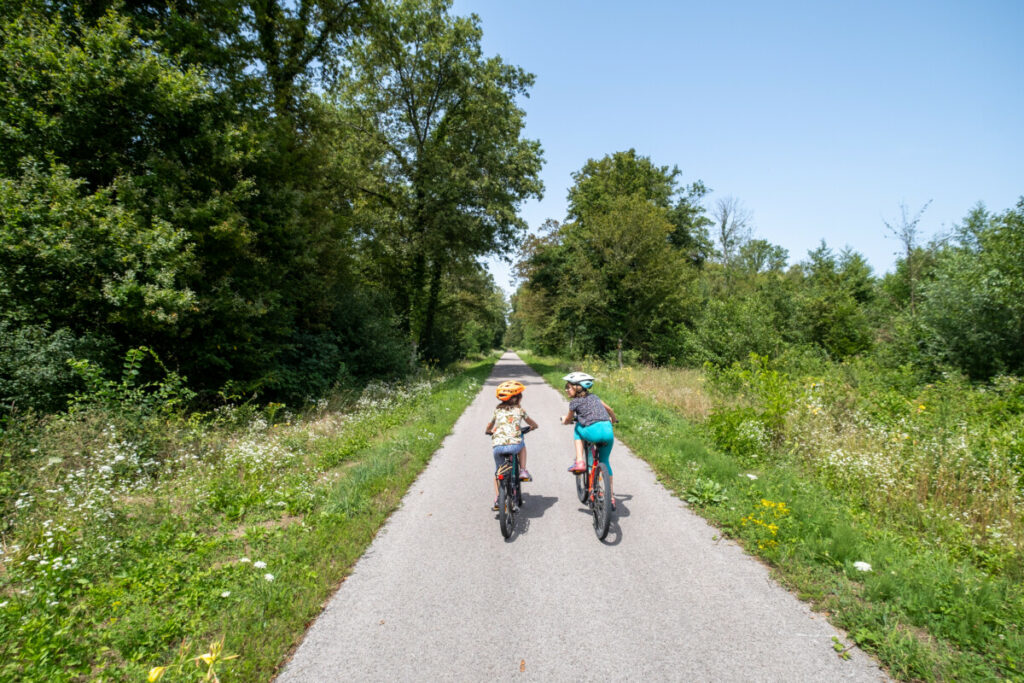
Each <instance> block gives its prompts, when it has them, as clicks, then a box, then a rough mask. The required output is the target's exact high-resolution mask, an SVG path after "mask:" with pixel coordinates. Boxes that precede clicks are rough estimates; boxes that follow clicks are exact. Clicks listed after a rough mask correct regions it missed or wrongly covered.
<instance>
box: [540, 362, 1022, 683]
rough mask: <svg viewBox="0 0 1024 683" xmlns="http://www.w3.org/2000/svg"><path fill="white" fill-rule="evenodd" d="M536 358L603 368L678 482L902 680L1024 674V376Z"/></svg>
mask: <svg viewBox="0 0 1024 683" xmlns="http://www.w3.org/2000/svg"><path fill="white" fill-rule="evenodd" d="M523 355H524V358H526V359H527V360H528V362H530V363H531V365H533V366H534V368H535V369H537V370H538V371H540V372H542V373H543V374H544V375H545V377H546V378H547V379H548V380H549V381H551V382H552V383H557V384H560V382H558V377H559V376H560V375H562V374H564V373H565V372H566V371H568V370H570V369H583V370H586V371H588V372H591V373H592V374H594V375H595V376H597V377H598V378H599V384H598V389H597V391H598V393H599V394H600V395H601V397H602V399H604V400H606V401H608V402H609V403H610V404H611V405H612V406H613V407H614V408H615V409H616V412H617V413H618V414H619V416H620V418H621V420H622V422H621V424H620V425H619V426H618V427H617V428H616V433H617V435H619V436H620V437H621V438H622V439H623V440H624V441H625V442H626V443H627V444H628V445H629V446H630V447H631V449H632V450H633V451H634V452H636V453H637V454H638V455H639V456H641V457H643V458H644V459H646V460H647V461H648V462H650V463H651V464H652V466H653V467H654V469H655V471H656V472H657V473H658V475H659V477H660V478H661V480H662V481H663V482H664V483H665V484H666V485H667V486H668V487H669V488H671V489H673V490H674V491H675V492H676V493H677V494H678V495H679V496H680V497H681V498H684V499H685V500H687V501H689V502H690V504H691V506H692V507H693V508H694V509H695V510H697V511H699V512H700V513H701V514H703V515H704V516H706V517H707V518H708V519H710V520H711V521H712V522H714V523H715V524H717V525H718V526H719V528H720V529H721V530H722V532H723V533H724V534H726V535H729V536H732V537H734V538H736V539H737V540H739V541H740V542H741V543H743V545H744V546H745V547H746V548H747V550H748V551H749V552H751V553H753V554H756V555H759V556H761V557H762V558H763V559H764V560H766V561H768V562H769V563H771V564H772V566H773V567H774V568H775V571H776V572H777V576H778V577H779V579H780V580H781V581H783V582H784V583H786V584H787V585H789V586H790V587H791V588H792V589H794V590H795V591H796V592H797V593H798V594H799V595H801V597H803V598H805V599H808V600H811V601H812V602H813V603H814V604H815V605H816V607H817V608H818V609H820V610H821V611H823V612H825V613H826V614H828V616H829V618H830V619H831V620H832V621H833V623H835V624H836V625H838V626H840V627H842V628H845V629H847V630H848V631H849V633H850V637H851V638H852V639H853V640H854V641H855V642H857V643H858V644H859V645H861V646H862V647H863V648H864V649H866V650H868V651H871V652H873V653H875V654H876V655H877V656H878V657H879V659H880V660H881V661H882V662H883V663H885V664H886V665H887V666H888V667H889V670H890V672H891V673H892V674H893V675H895V676H896V677H897V678H904V679H908V680H988V679H998V678H1010V679H1021V678H1022V677H1024V634H1022V629H1021V627H1022V626H1024V588H1022V584H1021V578H1022V566H1024V563H1022V557H1024V553H1022V548H1021V544H1020V524H1021V512H1022V507H1021V502H1022V499H1021V491H1020V486H1021V480H1020V472H1021V464H1022V458H1021V441H1020V434H1021V433H1022V432H1021V429H1020V428H1021V426H1022V424H1021V417H1022V414H1024V400H1022V394H1021V390H1020V383H1019V381H1018V380H1016V379H1013V378H1004V379H1002V380H999V381H997V382H996V383H994V384H992V385H990V386H985V387H976V386H971V385H969V384H967V383H965V382H964V381H963V380H961V379H959V378H956V377H947V378H945V379H944V380H943V381H941V382H937V383H934V384H932V385H928V386H920V387H918V386H916V385H914V384H913V383H912V382H901V381H900V379H901V378H900V376H898V374H897V376H885V375H884V373H883V371H881V370H880V369H877V368H872V367H870V366H866V365H864V366H854V365H846V366H839V365H832V366H829V365H819V366H818V367H816V368H815V372H814V373H813V374H809V375H805V374H800V373H796V372H787V371H786V370H785V369H784V368H781V367H776V366H773V364H771V363H768V362H766V361H765V360H764V359H758V358H754V359H752V360H751V362H749V363H747V364H744V365H738V366H734V367H732V368H729V369H725V370H710V369H709V370H708V371H706V372H703V373H695V372H693V371H675V370H669V369H659V370H653V371H652V370H650V369H646V368H640V367H634V368H624V369H621V370H620V369H619V368H618V367H617V366H615V365H610V364H606V363H602V362H600V361H593V360H591V361H585V362H582V363H575V364H573V363H569V362H566V361H563V360H559V359H545V358H538V357H534V356H530V355H529V354H523ZM647 375H649V377H648V376H647ZM697 394H701V395H702V398H694V397H693V396H695V395H697ZM680 395H682V396H685V397H686V398H685V399H683V400H681V399H680ZM694 406H706V407H700V408H696V409H695V408H694Z"/></svg>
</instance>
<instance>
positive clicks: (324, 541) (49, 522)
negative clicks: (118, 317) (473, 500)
mask: <svg viewBox="0 0 1024 683" xmlns="http://www.w3.org/2000/svg"><path fill="white" fill-rule="evenodd" d="M494 360H495V359H494V358H489V359H486V360H483V361H480V362H476V363H473V364H469V365H467V366H466V367H464V368H462V369H461V370H460V371H458V372H456V373H454V374H452V375H449V376H443V377H430V378H427V379H425V380H424V381H422V382H420V383H419V384H418V385H416V386H394V387H386V386H372V387H369V388H368V389H367V391H365V392H364V393H363V396H362V398H361V399H360V401H359V402H358V403H357V404H356V405H355V406H351V407H349V408H348V409H346V410H344V411H329V410H326V409H324V407H321V410H319V411H316V412H315V413H313V414H311V415H309V416H306V417H304V418H301V419H296V418H295V417H294V416H290V415H286V414H285V415H281V414H279V413H278V411H277V408H279V407H272V409H271V410H269V411H255V410H250V409H239V410H235V411H221V412H220V413H218V414H215V415H208V416H205V417H193V419H191V420H185V419H183V418H174V417H163V418H161V420H159V421H154V420H152V419H150V420H143V421H141V422H140V423H137V424H132V423H131V422H130V421H128V422H124V423H122V422H119V421H118V419H119V418H118V416H117V415H114V414H112V413H110V412H109V411H107V410H105V409H97V410H95V411H90V410H83V411H80V412H78V413H76V414H75V415H73V416H65V417H63V418H60V419H54V420H51V421H48V422H46V423H44V424H40V425H35V426H33V427H32V429H28V428H26V429H23V430H21V431H20V432H17V433H15V432H12V431H10V430H9V431H8V432H7V433H6V434H5V435H4V440H3V441H2V442H0V447H2V449H3V453H4V458H5V460H6V461H8V462H16V463H17V464H18V465H19V467H18V474H17V476H16V477H15V476H10V477H8V478H7V479H6V480H5V481H6V485H7V487H8V488H7V490H6V491H4V493H5V497H4V499H3V500H4V505H5V507H4V528H5V531H4V537H3V550H4V555H3V565H2V567H3V569H2V573H0V595H2V597H0V662H2V663H0V679H3V680H27V681H60V680H144V679H145V678H146V676H147V674H148V673H149V671H150V669H151V668H152V667H156V666H170V669H169V670H167V671H166V676H167V679H168V680H199V679H201V678H202V677H203V676H204V675H205V674H206V672H207V670H208V668H209V666H208V665H207V664H205V663H202V662H199V663H198V665H197V663H196V662H195V661H194V659H195V658H196V657H198V656H200V655H203V654H208V653H211V643H218V642H219V641H220V640H221V639H223V641H224V645H223V653H222V654H221V659H220V661H217V662H215V663H214V667H215V669H216V672H217V673H218V674H219V675H220V676H221V677H222V678H224V679H225V680H241V681H264V680H267V679H269V678H270V677H272V676H273V674H274V672H275V671H276V670H277V667H278V666H279V665H280V663H281V662H282V661H283V659H284V658H285V656H286V655H287V653H288V652H289V650H290V649H291V648H292V647H293V646H294V645H295V644H296V643H297V642H298V640H299V639H300V638H301V636H302V634H303V633H304V631H305V629H306V627H307V626H308V624H309V623H310V621H311V620H312V619H314V618H315V617H316V615H317V614H318V613H319V612H320V610H321V609H322V607H323V605H324V603H325V601H326V600H327V599H328V598H329V597H330V595H331V594H332V593H333V591H334V590H335V589H336V588H337V587H338V585H339V584H340V582H341V581H342V580H343V579H344V578H345V576H346V575H347V574H348V573H349V571H350V570H351V568H352V566H353V565H354V563H355V562H356V560H358V558H359V557H360V556H361V555H362V553H363V552H364V550H365V549H366V547H367V546H368V545H369V543H370V542H371V541H372V540H373V538H374V536H375V534H376V533H377V531H378V530H379V529H380V527H381V525H382V524H383V523H384V521H385V520H386V519H387V517H388V515H389V514H390V513H391V512H392V511H393V510H394V509H395V507H396V506H397V504H398V503H399V501H400V500H401V497H402V496H403V495H404V493H405V491H406V490H407V488H408V487H409V485H410V484H411V483H412V481H413V480H414V479H415V477H416V476H417V475H418V473H419V472H420V471H421V470H422V468H423V466H424V465H425V464H426V463H427V461H428V460H429V459H430V456H431V455H432V454H433V452H434V451H435V450H436V449H437V448H438V447H439V445H440V442H441V440H442V439H443V438H444V437H445V436H446V435H447V434H448V433H449V432H450V430H451V428H452V426H453V425H454V423H455V420H456V419H457V418H458V416H459V415H460V414H461V413H462V412H463V410H464V409H465V407H466V406H467V405H468V404H469V402H470V401H471V400H472V399H473V397H474V396H475V395H476V393H477V392H478V391H479V388H480V386H481V384H482V382H483V381H484V380H485V379H486V378H487V376H488V374H489V373H490V370H491V367H492V365H493V363H494ZM275 419H277V422H275V421H274V420H275ZM33 449H35V451H33ZM119 456H120V457H119ZM47 463H49V466H47ZM103 468H110V469H109V471H108V470H105V469H103ZM0 483H2V482H0ZM18 501H22V502H20V503H19V502H18ZM25 501H28V502H25ZM228 655H238V657H237V658H235V659H227V656H228Z"/></svg>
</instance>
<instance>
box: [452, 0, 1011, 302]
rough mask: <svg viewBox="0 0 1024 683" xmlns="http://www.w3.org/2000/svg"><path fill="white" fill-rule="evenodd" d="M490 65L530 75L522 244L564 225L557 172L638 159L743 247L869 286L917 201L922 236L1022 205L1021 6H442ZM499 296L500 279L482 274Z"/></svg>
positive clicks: (509, 1) (498, 2)
mask: <svg viewBox="0 0 1024 683" xmlns="http://www.w3.org/2000/svg"><path fill="white" fill-rule="evenodd" d="M454 12H455V13H456V14H460V15H465V14H469V13H471V12H472V13H476V14H477V15H479V17H480V19H481V24H482V27H483V31H484V39H483V47H484V50H485V52H486V53H487V54H488V55H495V54H497V55H500V56H501V57H502V58H503V59H504V60H505V61H506V62H509V63H512V64H516V65H518V66H520V67H522V68H524V69H526V70H527V71H529V72H531V73H533V74H534V75H535V76H536V84H535V86H534V87H533V89H532V90H531V93H530V97H529V99H526V100H524V101H523V102H522V105H523V107H524V109H525V110H526V113H527V117H526V122H527V126H526V136H527V137H530V138H535V139H539V140H540V141H541V144H542V145H543V147H544V158H545V165H544V170H543V173H542V177H543V180H544V184H545V187H546V191H545V195H544V199H543V200H542V201H539V202H538V201H531V202H529V203H527V204H524V206H523V209H522V215H523V216H524V218H526V220H527V221H528V222H529V224H530V227H531V229H535V228H536V227H537V226H539V225H540V224H541V223H542V222H543V221H544V220H545V219H547V218H554V219H556V220H562V219H563V218H564V217H565V207H566V201H565V197H566V191H567V190H568V187H569V185H570V184H571V182H572V179H571V177H570V174H571V173H572V172H573V171H576V170H578V169H579V168H580V167H581V166H582V165H583V164H584V163H585V162H586V161H587V159H588V158H600V157H602V156H604V155H606V154H610V153H612V152H616V151H622V150H627V149H629V148H631V147H632V148H635V149H636V150H637V152H638V153H640V154H642V155H645V156H648V157H650V158H651V160H652V161H653V162H654V163H656V164H659V165H668V166H673V165H676V166H678V167H679V168H680V170H681V171H682V175H681V180H682V182H683V183H687V184H688V183H690V182H692V181H693V180H697V179H700V180H702V181H704V183H705V184H706V185H707V186H708V187H709V188H711V189H712V190H713V193H712V194H710V195H709V196H708V198H707V199H706V202H705V203H706V205H708V206H710V205H711V204H712V203H713V202H714V201H715V200H716V199H717V198H719V197H723V196H726V195H732V196H734V197H736V198H738V199H739V200H740V201H742V202H743V204H744V205H745V206H746V208H747V209H749V210H750V211H751V212H752V214H753V228H754V233H755V236H756V237H761V238H764V239H767V240H769V241H770V242H772V243H774V244H778V245H781V246H783V247H785V248H786V249H788V250H789V254H790V262H791V263H792V262H797V261H800V260H803V259H804V258H805V257H806V254H807V251H808V250H809V249H812V248H814V247H816V246H817V245H818V244H819V242H820V241H821V240H822V239H824V240H826V242H827V243H828V244H829V246H831V247H833V248H835V249H836V250H838V249H841V248H842V247H844V246H847V245H848V246H850V247H852V248H853V249H855V250H856V251H858V252H860V253H862V254H863V255H864V256H865V257H866V258H867V259H868V262H869V263H870V264H871V265H872V266H873V268H874V269H875V272H876V274H881V273H884V272H886V271H888V270H891V269H892V266H893V264H894V261H895V257H894V253H895V252H896V251H897V250H898V248H899V247H898V244H897V243H896V241H895V240H894V239H892V238H891V237H887V236H886V235H887V232H886V229H885V225H884V221H886V220H888V221H889V222H890V223H892V222H894V221H896V220H898V218H899V206H900V203H901V202H904V203H905V204H906V205H907V206H908V208H909V209H910V210H911V212H916V211H917V210H918V209H920V208H921V207H922V206H923V205H924V204H925V202H927V201H929V200H931V201H932V203H931V205H930V206H929V208H928V209H927V211H925V213H924V215H923V217H922V219H921V222H920V224H919V228H920V229H921V231H922V233H923V235H924V236H925V237H926V238H927V237H931V236H932V235H934V234H938V233H941V232H943V231H947V230H949V229H950V228H951V227H952V225H953V224H955V223H958V222H960V221H961V219H962V218H963V217H964V216H965V215H966V214H967V212H968V211H969V210H970V209H971V207H973V206H974V205H975V204H976V203H977V202H979V201H980V202H983V203H984V204H985V205H986V206H987V207H988V208H989V209H990V210H992V211H1003V210H1005V209H1007V208H1010V207H1011V206H1013V205H1014V204H1015V203H1016V201H1017V199H1018V197H1020V196H1021V195H1024V0H998V1H997V0H976V1H974V2H971V1H969V0H962V1H960V2H945V1H939V0H934V1H920V2H911V1H907V0H890V1H887V2H875V1H871V2H865V1H858V2H839V1H838V0H836V1H831V0H817V1H813V2H812V1H807V2H795V1H787V0H778V1H776V2H764V1H763V0H760V1H753V0H751V1H737V2H702V3H699V4H698V3H685V2H679V1H674V2H670V1H663V0H658V1H653V0H652V1H644V0H637V1H636V2H634V3H625V2H621V1H620V2H610V1H604V0H600V1H589V2H584V1H582V0H566V1H560V0H543V1H542V0H455V6H454ZM490 266H491V268H492V271H493V272H494V273H495V277H496V279H497V281H498V284H499V285H501V286H502V287H504V288H506V290H507V291H511V290H512V289H513V288H514V285H513V284H512V283H510V282H509V279H508V277H509V276H508V272H509V269H508V267H507V266H503V265H502V264H500V263H497V262H495V261H491V262H490Z"/></svg>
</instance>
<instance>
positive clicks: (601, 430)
mask: <svg viewBox="0 0 1024 683" xmlns="http://www.w3.org/2000/svg"><path fill="white" fill-rule="evenodd" d="M562 379H564V380H565V390H566V391H567V392H569V398H570V399H571V400H570V401H569V412H568V413H567V414H566V416H565V417H564V418H562V424H569V423H571V422H572V421H573V419H574V418H575V420H576V430H575V432H574V438H575V441H576V462H575V463H573V465H572V467H570V468H569V471H570V472H572V473H573V474H581V473H583V472H586V471H587V462H586V459H585V458H584V457H583V442H584V441H587V442H589V443H592V444H594V445H596V446H597V459H598V460H600V461H601V464H602V465H604V471H605V472H607V473H608V493H609V494H610V495H611V497H612V510H614V509H615V494H614V493H612V492H613V491H614V487H613V486H612V479H613V478H612V466H611V464H610V463H609V462H608V456H609V455H611V452H612V443H613V442H614V440H615V434H614V432H613V431H612V423H613V422H618V421H619V420H618V418H617V417H615V411H614V410H612V409H611V406H609V405H608V404H607V403H605V402H604V401H602V400H601V399H599V398H598V397H597V394H592V393H590V388H591V387H592V386H594V378H593V377H591V376H590V375H588V374H587V373H585V372H571V373H569V374H568V375H566V376H565V377H563V378H562Z"/></svg>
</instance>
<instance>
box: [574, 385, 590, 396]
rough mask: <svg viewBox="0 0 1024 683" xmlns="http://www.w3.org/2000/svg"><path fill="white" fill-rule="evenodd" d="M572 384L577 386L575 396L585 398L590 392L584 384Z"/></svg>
mask: <svg viewBox="0 0 1024 683" xmlns="http://www.w3.org/2000/svg"><path fill="white" fill-rule="evenodd" d="M571 386H574V387H576V395H575V396H573V398H585V397H587V396H588V395H589V394H590V389H587V388H586V387H585V386H583V385H582V384H571Z"/></svg>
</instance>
